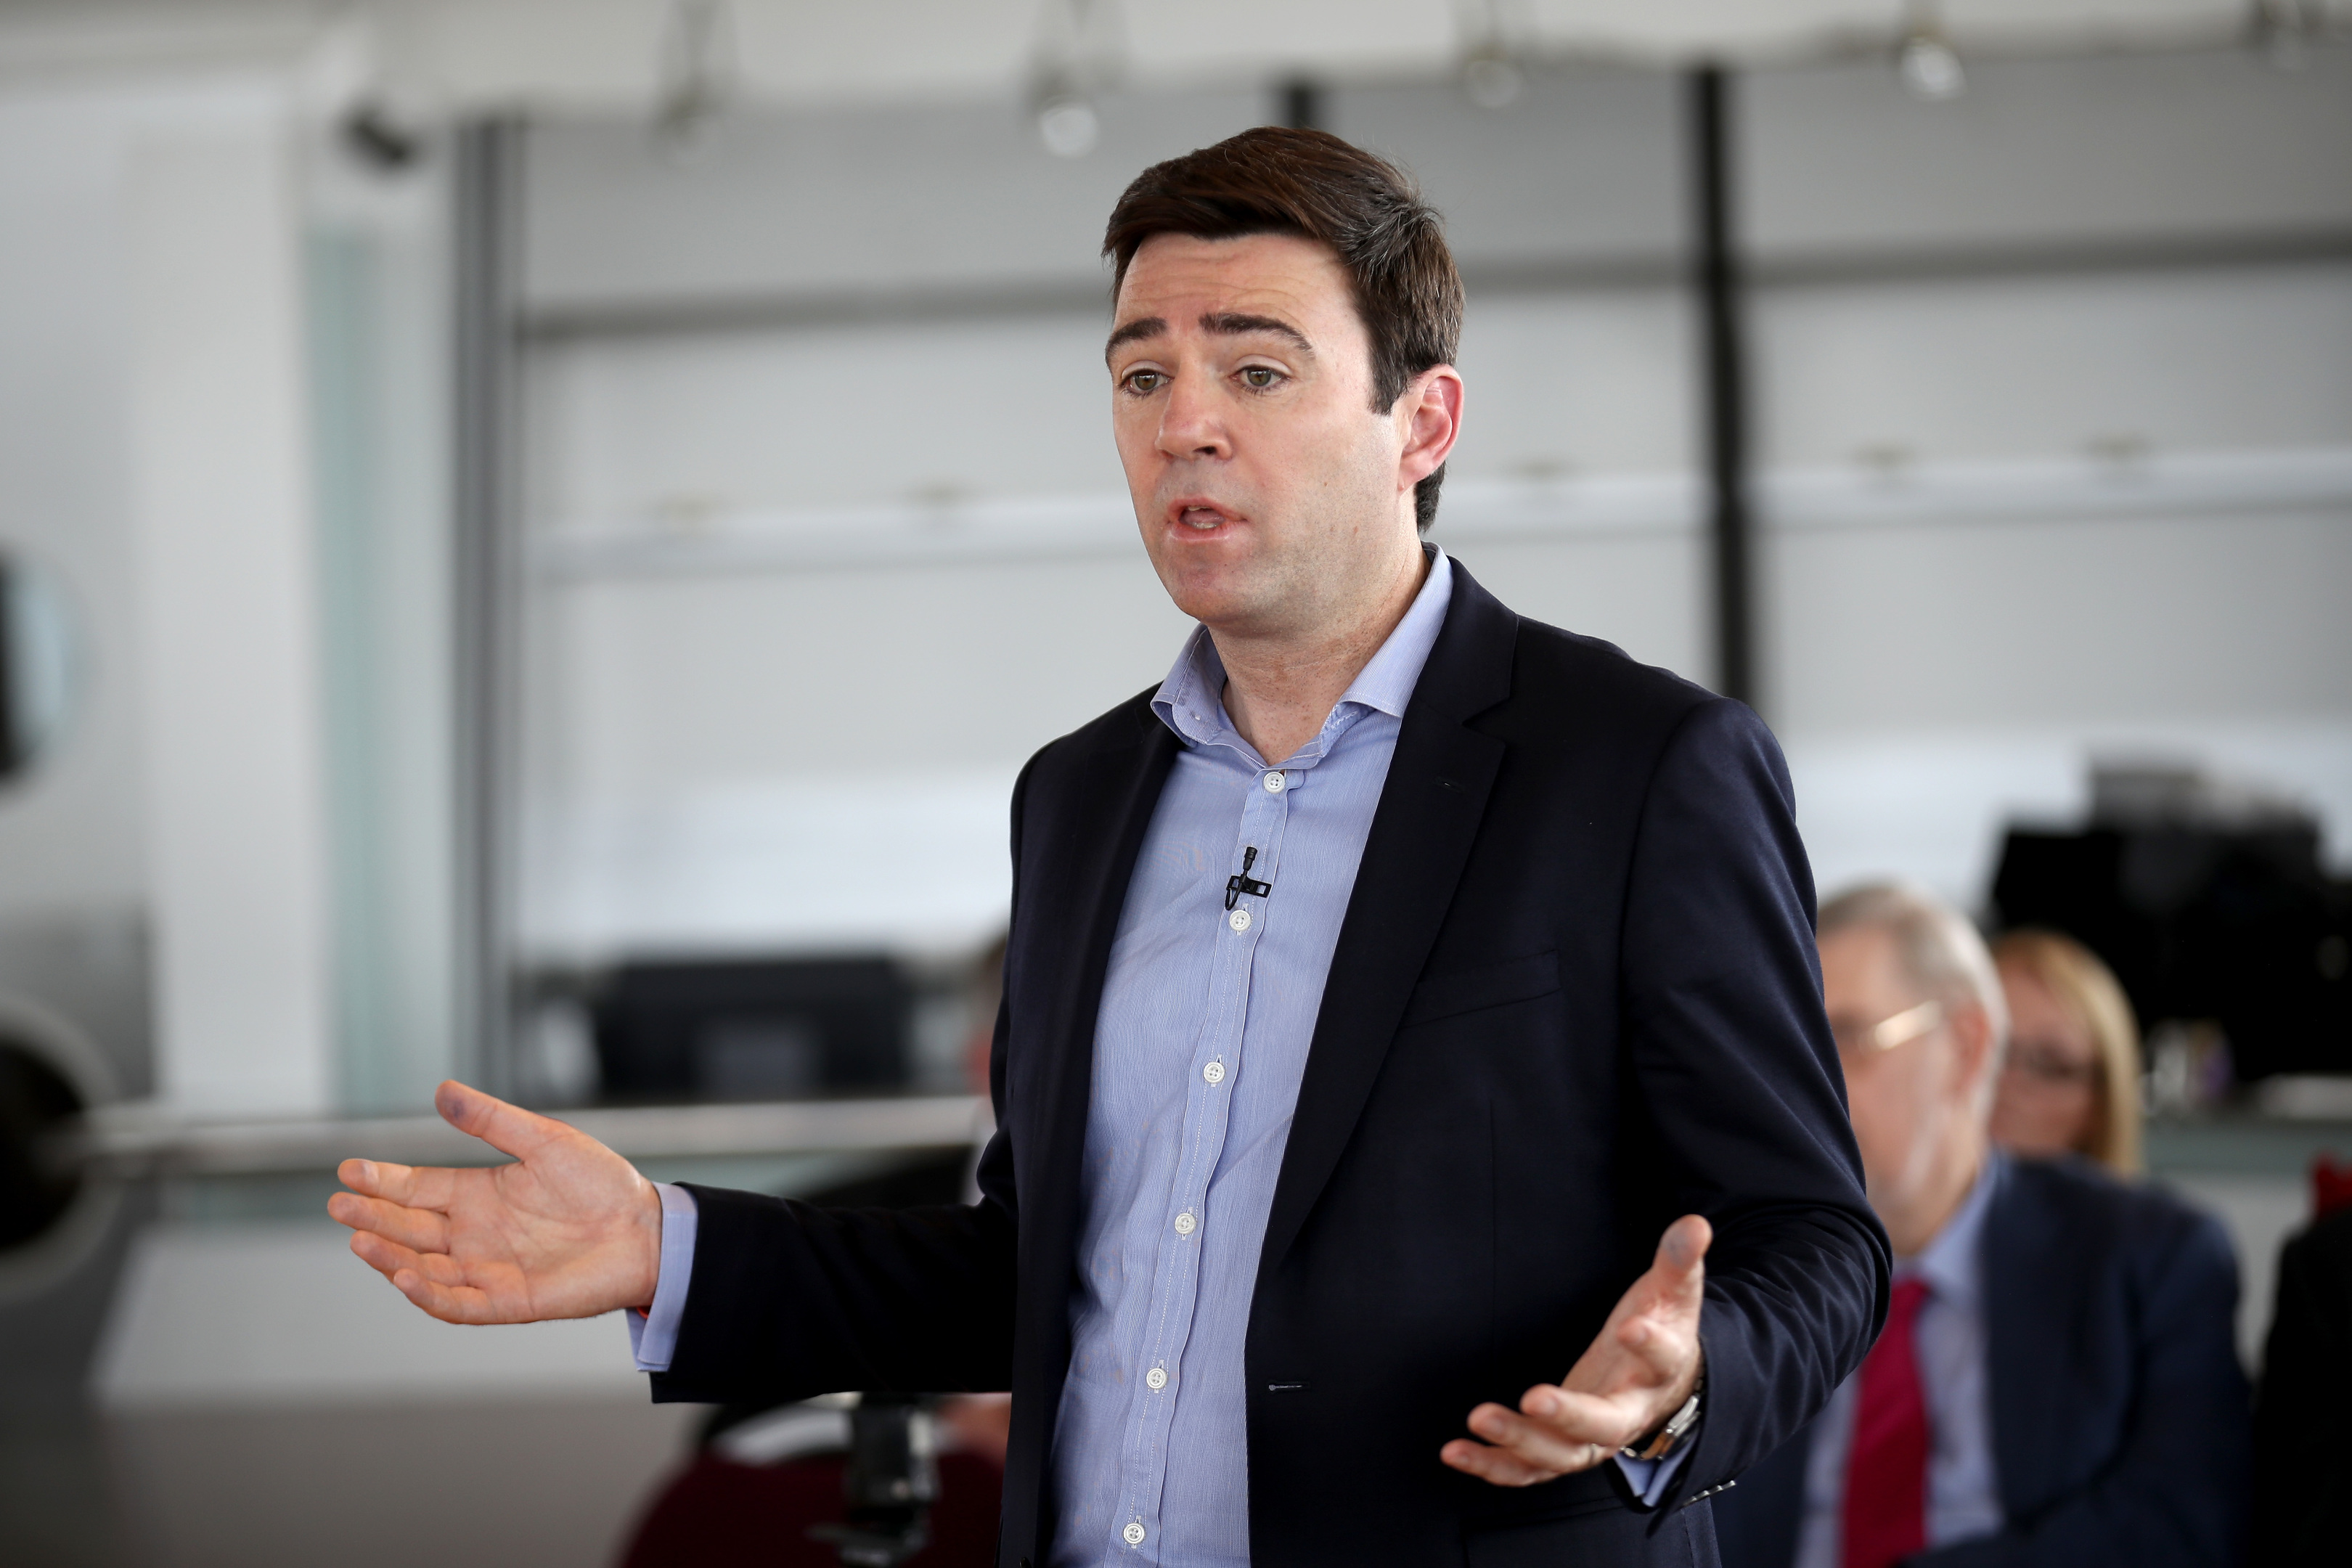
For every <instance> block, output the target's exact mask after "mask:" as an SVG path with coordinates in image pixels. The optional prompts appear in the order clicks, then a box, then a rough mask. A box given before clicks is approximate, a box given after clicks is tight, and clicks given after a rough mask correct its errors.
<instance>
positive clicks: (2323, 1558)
mask: <svg viewBox="0 0 2352 1568" xmlns="http://www.w3.org/2000/svg"><path fill="white" fill-rule="evenodd" d="M2312 1189H2313V1191H2312V1218H2311V1223H2310V1224H2309V1225H2307V1226H2304V1227H2303V1229H2301V1230H2299V1231H2297V1232H2295V1233H2294V1235H2293V1236H2291V1237H2287V1239H2286V1242H2285V1244H2284V1246H2282V1247H2280V1248H2279V1262H2278V1299H2277V1303H2276V1305H2275V1306H2274V1307H2273V1310H2272V1314H2271V1331H2270V1335H2269V1338H2268V1340H2267V1341H2266V1342H2264V1344H2263V1382H2262V1388H2261V1390H2260V1392H2259V1393H2258V1394H2256V1396H2255V1399H2254V1529H2253V1539H2252V1543H2251V1549H2250V1550H2249V1551H2248V1552H2247V1556H2246V1560H2247V1561H2248V1562H2249V1563H2256V1564H2259V1565H2260V1568H2323V1565H2326V1568H2334V1565H2336V1564H2340V1563H2343V1562H2344V1560H2345V1558H2346V1556H2347V1554H2352V1422H2347V1420H2346V1419H2345V1418H2344V1412H2345V1410H2346V1409H2347V1407H2352V1167H2343V1166H2339V1165H2337V1164H2336V1162H2335V1161H2334V1160H2332V1159H2329V1158H2326V1157H2325V1156H2323V1157H2322V1158H2321V1159H2320V1160H2319V1161H2318V1162H2317V1163H2316V1164H2315V1167H2314V1169H2313V1171H2312Z"/></svg>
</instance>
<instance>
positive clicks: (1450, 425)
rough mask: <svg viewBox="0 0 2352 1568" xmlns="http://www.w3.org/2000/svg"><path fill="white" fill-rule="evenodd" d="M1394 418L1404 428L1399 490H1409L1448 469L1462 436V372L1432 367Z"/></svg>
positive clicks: (1403, 400)
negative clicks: (1446, 461)
mask: <svg viewBox="0 0 2352 1568" xmlns="http://www.w3.org/2000/svg"><path fill="white" fill-rule="evenodd" d="M1391 416H1393V417H1394V418H1396V419H1397V420H1398V421H1399V423H1400V424H1401V425H1402V435H1403V437H1404V451H1403V453H1402V455H1401V456H1400V458H1398V462H1397V489H1398V490H1399V492H1400V493H1402V492H1403V491H1405V490H1410V489H1412V488H1413V486H1415V485H1417V484H1419V483H1421V481H1422V480H1423V479H1427V478H1429V476H1430V475H1432V474H1433V473H1435V472H1436V471H1437V470H1438V469H1439V468H1443V467H1444V466H1445V458H1446V456H1447V454H1449V453H1451V452H1452V451H1453V450H1454V440H1455V438H1456V437H1459V436H1460V435H1461V434H1462V373H1461V372H1460V371H1458V370H1455V369H1454V367H1453V366H1452V365H1450V364H1441V365H1433V366H1431V367H1430V368H1429V369H1427V370H1425V371H1423V372H1422V373H1421V374H1419V375H1417V376H1414V377H1413V378H1412V383H1411V384H1409V385H1407V386H1406V387H1405V389H1404V393H1403V395H1402V396H1400V397H1399V398H1398V399H1397V400H1396V405H1395V407H1394V408H1393V409H1392V410H1391Z"/></svg>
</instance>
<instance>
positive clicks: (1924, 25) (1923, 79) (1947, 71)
mask: <svg viewBox="0 0 2352 1568" xmlns="http://www.w3.org/2000/svg"><path fill="white" fill-rule="evenodd" d="M1895 76H1896V77H1897V78H1898V79H1900V80H1901V81H1902V83H1903V90H1904V91H1906V92H1907V93H1909V94H1910V95H1911V96H1912V97H1914V98H1916V99H1917V100H1919V101H1920V102H1922V103H1948V102H1950V101H1951V100H1953V99H1956V98H1958V97H1959V96H1960V94H1961V93H1963V92H1965V91H1967V90H1968V85H1969V78H1968V73H1967V71H1965V70H1963V69H1962V68H1961V67H1960V54H1959V51H1958V49H1955V48H1954V47H1952V40H1951V39H1950V38H1949V37H1946V36H1945V33H1944V26H1943V22H1942V20H1941V19H1940V18H1939V16H1937V9H1936V5H1935V4H1934V0H1912V3H1911V5H1910V6H1909V8H1908V10H1907V13H1906V20H1905V22H1904V26H1903V36H1902V37H1901V38H1900V39H1899V40H1898V41H1897V42H1896V44H1895Z"/></svg>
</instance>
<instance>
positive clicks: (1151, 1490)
mask: <svg viewBox="0 0 2352 1568" xmlns="http://www.w3.org/2000/svg"><path fill="white" fill-rule="evenodd" d="M1452 596H1453V567H1452V564H1451V563H1449V562H1448V561H1447V560H1446V558H1445V555H1444V552H1442V551H1440V552H1433V554H1432V558H1431V564H1430V570H1429V574H1428V576H1427V578H1426V579H1425V580H1424V581H1423V584H1422V587H1421V591H1420V593H1419V594H1418V595H1416V596H1415V597H1414V600H1413V603H1412V606H1411V607H1410V608H1409V609H1408V610H1407V611H1406V613H1405V616H1404V618H1403V619H1402V621H1400V622H1399V623H1398V624H1397V626H1396V629H1395V630H1394V631H1392V632H1391V634H1390V635H1389V638H1388V640H1387V641H1386V642H1385V643H1384V644H1382V645H1381V650H1380V651H1379V652H1378V653H1377V654H1375V655H1374V656H1373V657H1372V659H1371V661H1370V663H1369V664H1367V665H1366V666H1365V667H1364V668H1363V670H1362V671H1361V672H1360V674H1359V675H1358V676H1357V677H1356V679H1355V681H1354V683H1353V684H1352V685H1350V686H1349V689H1348V690H1347V691H1346V693H1345V694H1344V695H1342V696H1341V698H1340V699H1339V702H1338V704H1337V705H1336V706H1334V707H1333V709H1332V710H1331V713H1330V716H1329V717H1328V719H1327V720H1326V721H1324V724H1323V727H1322V729H1321V731H1318V733H1317V734H1316V736H1315V737H1314V738H1313V739H1312V740H1310V741H1308V742H1307V743H1306V744H1305V745H1304V746H1301V747H1300V748H1299V749H1298V750H1297V752H1293V753H1292V754H1291V755H1290V756H1288V757H1286V758H1284V759H1282V761H1281V763H1279V765H1272V764H1269V763H1268V762H1267V761H1266V759H1265V758H1263V757H1261V756H1260V755H1259V754H1258V753H1257V752H1256V750H1255V748H1254V747H1252V746H1251V744H1250V743H1249V742H1247V741H1245V740H1244V739H1243V738H1242V737H1241V736H1240V734H1238V733H1237V732H1236V731H1234V727H1233V724H1232V721H1231V720H1230V719H1229V718H1228V716H1227V714H1226V712H1225V707H1224V702H1223V689H1224V684H1225V675H1224V667H1223V663H1222V662H1221V661H1220V660H1219V659H1218V657H1217V651H1216V646H1215V644H1214V642H1213V640H1212V639H1211V637H1210V636H1209V634H1208V631H1207V629H1206V628H1205V627H1202V628H1196V629H1195V630H1194V632H1193V634H1192V638H1191V639H1190V640H1189V641H1188V642H1187V643H1186V645H1185V647H1184V650H1183V653H1182V654H1181V656H1180V657H1179V658H1178V659H1177V661H1176V665H1175V668H1173V669H1171V671H1170V672H1169V676H1168V679H1166V680H1165V681H1164V682H1163V683H1162V684H1161V685H1160V689H1159V691H1158V693H1157V694H1156V695H1155V696H1154V698H1153V699H1152V710H1153V711H1154V712H1155V713H1157V714H1158V715H1159V717H1160V721H1161V722H1163V723H1165V724H1166V725H1167V726H1168V727H1169V729H1170V730H1171V731H1174V732H1175V734H1176V736H1177V738H1178V739H1179V740H1180V741H1181V742H1182V743H1183V749H1182V750H1181V752H1178V754H1177V756H1176V758H1175V761H1174V763H1173V765H1172V767H1171V772H1170V773H1169V777H1168V782H1167V784H1166V786H1165V787H1164V788H1163V789H1162V791H1161V793H1160V801H1159V804H1158V805H1157V807H1156V808H1155V810H1154V813H1153V816H1152V820H1151V826H1150V831H1149V833H1148V835H1147V836H1146V837H1145V839H1144V845H1143V849H1142V851H1141V853H1140V854H1139V856H1138V857H1137V860H1136V865H1135V870H1134V875H1133V879H1131V881H1130V882H1129V886H1128V892H1127V902H1126V905H1125V907H1124V909H1123V910H1122V911H1121V913H1120V917H1119V923H1118V931H1117V932H1116V934H1115V936H1114V938H1113V942H1112V946H1111V952H1110V962H1109V965H1108V969H1107V971H1106V972H1105V976H1104V982H1103V997H1102V1005H1101V1010H1100V1012H1099V1013H1098V1015H1097V1021H1096V1030H1095V1053H1094V1076H1093V1081H1092V1092H1091V1095H1090V1097H1089V1100H1088V1105H1087V1141H1086V1152H1085V1156H1084V1165H1083V1167H1082V1175H1081V1186H1080V1204H1081V1210H1080V1231H1079V1237H1078V1253H1077V1256H1078V1261H1079V1265H1080V1268H1079V1273H1078V1276H1077V1279H1076V1286H1075V1289H1074V1290H1073V1293H1072V1299H1071V1302H1070V1324H1071V1352H1070V1366H1069V1373H1068V1377H1067V1379H1066V1382H1065V1383H1064V1384H1063V1389H1062V1403H1061V1409H1060V1413H1059V1418H1058V1420H1057V1421H1056V1423H1055V1442H1054V1453H1053V1458H1052V1465H1053V1479H1054V1495H1055V1499H1056V1501H1057V1507H1058V1517H1057V1521H1056V1526H1057V1527H1056V1529H1055V1532H1054V1542H1055V1544H1054V1549H1053V1558H1052V1562H1053V1563H1054V1564H1055V1568H1077V1565H1080V1564H1113V1565H1120V1564H1141V1563H1153V1564H1161V1565H1165V1568H1223V1565H1241V1564H1246V1563H1248V1562H1249V1560H1250V1559H1249V1550H1250V1547H1249V1444H1248V1399H1247V1390H1246V1386H1245V1383H1244V1372H1243V1346H1244V1340H1245V1338H1246V1336H1247V1332H1248V1327H1249V1315H1250V1300H1251V1296H1252V1293H1253V1291H1254V1290H1255V1286H1256V1280H1257V1265H1258V1252H1259V1248H1260V1246H1261V1244H1262V1242H1263V1241H1264V1238H1265V1224H1266V1215H1267V1212H1268V1210H1269V1209H1270V1208H1271V1207H1272V1205H1273V1202H1274V1189H1275V1183H1276V1178H1277V1177H1278V1176H1279V1174H1280V1173H1281V1169H1282V1157H1283V1151H1284V1149H1285V1147H1286V1144H1287V1142H1288V1141H1289V1136H1290V1120H1291V1113H1292V1111H1293V1110H1294V1109H1295V1108H1296V1107H1297V1101H1298V1086H1299V1080H1300V1079H1301V1077H1302V1075H1303V1074H1304V1073H1305V1071H1306V1068H1307V1047H1308V1044H1309V1042H1310V1041H1311V1039H1312V1038H1313V1036H1314V1032H1315V1020H1316V1017H1317V1015H1318V1012H1319V1011H1320V1010H1321V1007H1322V1003H1323V984H1324V979H1325V976H1326V975H1327V974H1328V972H1329V970H1330V965H1331V954H1332V952H1333V950H1334V949H1335V948H1336V947H1337V946H1338V943H1339V925H1340V921H1341V920H1342V918H1343V917H1344V916H1345V914H1346V912H1347V907H1348V900H1349V894H1350V893H1351V892H1352V891H1353V889H1354V887H1355V881H1356V868H1357V865H1358V863H1359V862H1360V860H1361V859H1362V858H1363V849H1364V843H1365V840H1366V838H1367V837H1369V836H1370V832H1371V825H1372V816H1373V813H1374V811H1375V809H1376V808H1377V807H1378V805H1379V804H1380V797H1381V788H1382V786H1383V785H1384V784H1386V782H1387V779H1388V769H1389V761H1390V759H1391V756H1392V755H1393V754H1394V753H1395V750H1396V740H1397V731H1398V729H1399V726H1400V725H1401V723H1402V720H1403V717H1404V710H1405V706H1406V704H1407V703H1408V702H1409V701H1410V700H1412V689H1413V687H1414V684H1415V683H1416V682H1417V681H1418V680H1419V679H1420V678H1421V669H1422V666H1423V664H1424V663H1425V662H1427V660H1428V658H1429V652H1430V649H1431V648H1432V647H1433V646H1434V645H1435V643H1436V641H1437V634H1438V631H1439V629H1440V628H1441V627H1442V626H1444V621H1445V610H1446V606H1447V605H1448V603H1449V602H1450V601H1451V599H1452ZM675 1190H676V1189H667V1190H666V1191H665V1193H664V1225H663V1237H662V1284H661V1287H660V1289H659V1291H658V1292H657V1293H656V1297H655V1300H654V1304H653V1308H652V1310H651V1313H650V1314H649V1315H648V1316H647V1317H646V1318H644V1319H639V1318H637V1317H635V1315H634V1314H633V1315H632V1320H631V1330H632V1332H633V1334H634V1335H635V1349H636V1353H637V1364H638V1366H639V1367H640V1368H641V1369H643V1370H646V1371H660V1370H663V1369H665V1368H666V1367H667V1365H668V1363H669V1356H670V1352H671V1347H672V1346H673V1345H674V1343H675V1341H676V1335H677V1319H678V1316H679V1314H680V1313H681V1312H682V1311H683V1301H682V1300H679V1301H678V1302H677V1303H676V1304H675V1305H673V1303H672V1301H671V1300H670V1297H669V1291H670V1289H671V1281H672V1280H673V1279H682V1278H683V1277H684V1275H686V1274H688V1273H690V1272H691V1268H692V1255H693V1239H692V1232H693V1226H694V1218H693V1213H692V1199H691V1197H690V1196H689V1195H688V1194H683V1193H680V1194H678V1196H679V1198H680V1199H682V1200H684V1212H683V1213H681V1212H680V1211H679V1210H678V1209H677V1208H674V1207H673V1206H672V1205H671V1202H670V1199H669V1195H668V1194H669V1192H670V1191H675ZM677 1237H682V1239H681V1240H679V1241H678V1242H677V1245H676V1246H673V1238H677ZM678 1294H679V1296H680V1297H681V1298H682V1296H683V1289H680V1290H679V1292H678ZM1563 1370H1564V1369H1563ZM1463 1415H1465V1417H1466V1416H1467V1415H1469V1412H1468V1411H1467V1410H1466V1409H1465V1411H1464V1412H1463ZM1429 1459H1430V1463H1432V1464H1436V1463H1437V1462H1438V1461H1437V1457H1436V1455H1435V1454H1434V1453H1432V1454H1431V1455H1430V1457H1429ZM1618 1462H1619V1463H1620V1464H1621V1465H1622V1466H1623V1467H1624V1468H1625V1470H1626V1472H1627V1475H1628V1477H1629V1479H1631V1481H1632V1482H1633V1486H1634V1487H1635V1489H1637V1490H1638V1491H1640V1492H1641V1493H1642V1494H1643V1495H1644V1496H1645V1497H1648V1498H1652V1499H1654V1498H1655V1497H1656V1495H1657V1494H1658V1493H1659V1492H1661V1491H1662V1490H1663V1489H1664V1487H1665V1485H1666V1484H1667V1482H1668V1481H1670V1480H1671V1479H1672V1477H1673V1474H1674V1472H1675V1469H1677V1468H1679V1465H1680V1460H1679V1458H1676V1459H1671V1460H1668V1461H1666V1462H1664V1464H1644V1463H1642V1462H1640V1461H1634V1460H1625V1459H1620V1460H1619V1461H1618Z"/></svg>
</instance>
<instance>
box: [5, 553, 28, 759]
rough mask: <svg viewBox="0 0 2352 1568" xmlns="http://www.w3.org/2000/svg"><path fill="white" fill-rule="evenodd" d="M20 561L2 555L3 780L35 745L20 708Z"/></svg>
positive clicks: (26, 756)
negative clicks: (18, 656)
mask: <svg viewBox="0 0 2352 1568" xmlns="http://www.w3.org/2000/svg"><path fill="white" fill-rule="evenodd" d="M16 572H17V568H16V563H15V562H13V561H11V560H9V559H8V557H7V556H5V555H0V784H5V783H7V782H8V781H9V780H10V779H13V778H15V777H16V775H17V774H18V773H22V772H23V771H24V769H25V764H26V763H28V762H30V761H31V760H32V749H33V748H32V745H31V737H30V736H28V735H26V733H25V731H26V718H25V715H23V714H20V713H19V712H17V711H16V688H17V675H16V595H17V594H18V592H19V591H20V590H21V588H22V584H21V583H20V582H19V581H18V579H17V575H16Z"/></svg>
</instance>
